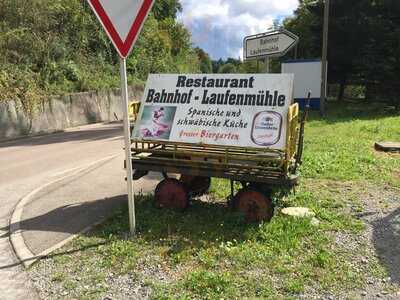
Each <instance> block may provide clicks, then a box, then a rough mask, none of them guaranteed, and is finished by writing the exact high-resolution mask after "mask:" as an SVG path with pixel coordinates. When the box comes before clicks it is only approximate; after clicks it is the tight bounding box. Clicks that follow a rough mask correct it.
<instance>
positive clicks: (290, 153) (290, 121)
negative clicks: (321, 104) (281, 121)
mask: <svg viewBox="0 0 400 300" xmlns="http://www.w3.org/2000/svg"><path fill="white" fill-rule="evenodd" d="M299 112H300V110H299V104H298V103H295V104H292V105H291V106H290V107H289V110H288V118H287V138H286V151H285V152H286V160H285V168H286V170H287V171H288V170H289V168H290V166H292V165H293V164H294V163H295V162H294V161H295V157H296V155H297V150H298V149H297V144H298V140H299V133H300V122H299V118H300V113H299Z"/></svg>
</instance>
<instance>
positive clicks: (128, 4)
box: [87, 0, 155, 234]
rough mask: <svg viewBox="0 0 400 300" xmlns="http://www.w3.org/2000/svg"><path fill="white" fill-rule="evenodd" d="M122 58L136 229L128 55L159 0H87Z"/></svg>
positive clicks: (132, 216)
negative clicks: (127, 70) (129, 110)
mask: <svg viewBox="0 0 400 300" xmlns="http://www.w3.org/2000/svg"><path fill="white" fill-rule="evenodd" d="M87 1H88V3H89V5H90V7H91V8H92V10H93V12H94V13H95V15H96V16H97V18H98V19H99V21H100V23H101V25H102V26H103V28H104V30H105V32H106V33H107V35H108V37H109V38H110V40H111V42H112V43H113V45H114V47H115V49H116V50H117V52H118V54H119V56H120V58H121V69H120V71H121V95H122V100H123V101H122V104H123V110H124V136H125V159H126V174H127V176H126V181H127V187H128V203H129V225H130V231H131V234H134V233H135V229H136V219H135V198H134V190H133V182H132V175H133V170H132V159H131V130H130V124H129V112H128V105H129V103H128V102H129V96H128V79H127V73H126V58H127V57H128V56H129V53H130V52H131V50H132V47H133V45H134V44H135V42H136V39H137V38H138V36H139V33H140V31H141V29H142V26H143V24H144V21H145V20H146V18H147V16H148V14H149V12H150V10H151V8H152V6H153V4H154V1H155V0H119V1H102V0H87Z"/></svg>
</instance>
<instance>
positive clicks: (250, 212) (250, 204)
mask: <svg viewBox="0 0 400 300" xmlns="http://www.w3.org/2000/svg"><path fill="white" fill-rule="evenodd" d="M233 207H234V209H235V210H236V211H239V212H242V213H244V215H245V217H246V221H248V222H261V221H267V222H269V221H270V220H271V219H272V216H273V214H274V207H273V204H272V200H271V199H270V198H268V197H267V196H265V195H264V194H263V193H261V192H259V191H257V190H254V189H251V188H246V189H243V190H240V191H239V192H238V193H237V194H236V196H235V197H234V198H233Z"/></svg>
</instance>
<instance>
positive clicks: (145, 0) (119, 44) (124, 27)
mask: <svg viewBox="0 0 400 300" xmlns="http://www.w3.org/2000/svg"><path fill="white" fill-rule="evenodd" d="M87 1H88V2H89V4H90V6H91V7H92V9H93V11H94V12H95V14H96V16H97V18H98V19H99V21H100V22H101V24H102V25H103V27H104V29H105V31H106V32H107V35H108V36H109V38H110V39H111V41H112V42H113V44H114V46H115V48H116V49H117V51H118V53H119V55H120V56H121V57H122V58H126V57H127V56H128V55H129V53H130V52H131V50H132V46H133V45H134V44H135V42H136V39H137V37H138V36H139V33H140V31H141V29H142V26H143V23H144V21H145V20H146V17H147V15H148V13H149V12H150V10H151V8H152V6H153V3H154V0H117V1H116V0H87Z"/></svg>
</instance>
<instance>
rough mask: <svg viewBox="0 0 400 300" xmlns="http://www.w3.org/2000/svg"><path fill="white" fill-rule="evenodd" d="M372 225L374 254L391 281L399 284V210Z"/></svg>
mask: <svg viewBox="0 0 400 300" xmlns="http://www.w3.org/2000/svg"><path fill="white" fill-rule="evenodd" d="M372 225H373V230H374V231H373V243H374V247H375V249H376V254H377V255H378V257H379V260H380V262H381V264H382V265H383V266H384V267H385V268H386V270H387V271H388V273H389V276H390V278H391V281H392V282H393V283H396V284H400V208H398V209H397V210H395V211H393V212H392V213H391V214H390V215H388V216H387V217H385V218H383V219H379V220H376V221H375V222H373V224H372Z"/></svg>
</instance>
